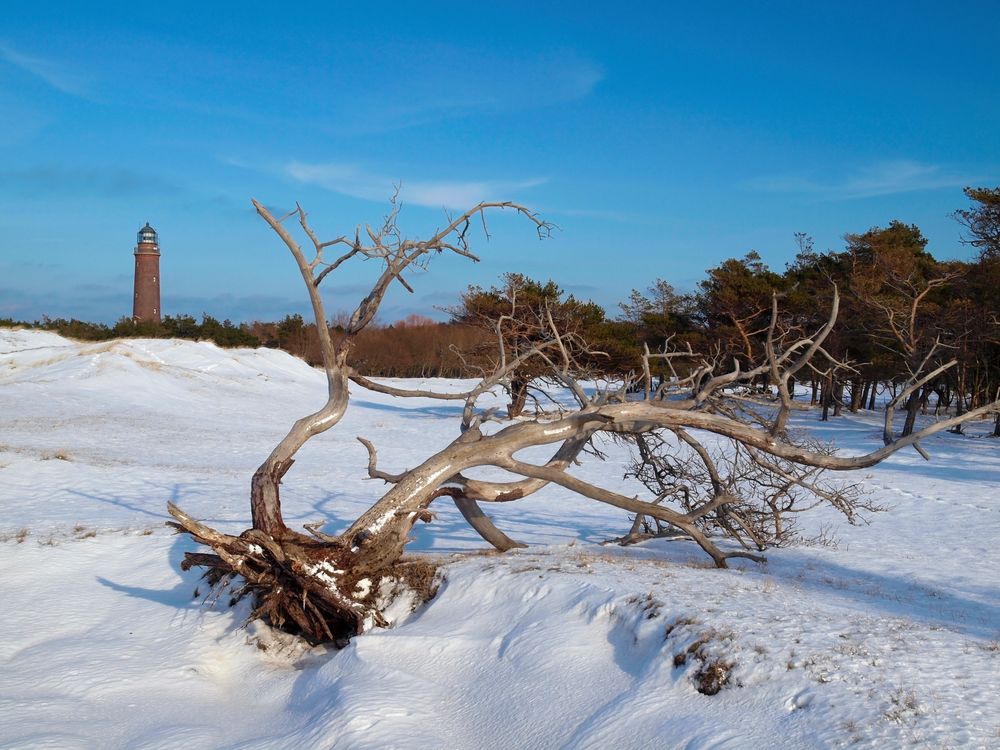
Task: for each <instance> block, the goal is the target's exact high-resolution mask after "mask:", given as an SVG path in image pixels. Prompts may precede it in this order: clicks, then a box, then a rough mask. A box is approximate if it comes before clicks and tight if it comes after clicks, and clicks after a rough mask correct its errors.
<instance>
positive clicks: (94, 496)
mask: <svg viewBox="0 0 1000 750" xmlns="http://www.w3.org/2000/svg"><path fill="white" fill-rule="evenodd" d="M410 384H411V385H416V383H414V382H413V381H410ZM434 385H435V386H437V387H440V388H453V389H459V388H460V387H461V385H462V384H461V383H460V382H458V381H441V382H437V383H434ZM353 396H354V400H353V401H352V405H351V409H350V410H349V412H348V415H347V417H346V418H345V419H344V421H343V422H342V423H341V424H340V425H338V426H337V427H336V428H334V429H333V430H332V431H330V432H329V433H327V434H325V435H322V436H320V437H318V438H316V439H315V440H313V441H312V442H311V443H310V444H309V445H308V446H307V447H306V448H305V449H304V450H303V451H301V453H300V455H299V456H298V458H297V461H296V464H295V466H294V467H293V469H292V470H291V472H290V473H289V474H288V476H287V478H286V481H285V483H284V484H283V493H284V495H283V497H284V502H285V515H286V519H287V520H288V521H289V523H290V524H292V525H295V526H299V525H301V524H302V523H308V522H311V521H318V520H325V521H326V526H325V527H324V529H325V530H326V531H327V532H330V533H336V532H337V531H338V530H340V529H342V528H344V527H345V526H346V525H347V524H348V523H349V522H350V521H351V520H353V519H354V518H355V517H357V516H358V515H359V514H360V513H361V512H362V511H363V510H364V509H365V508H367V507H368V506H369V505H370V504H371V502H372V501H373V500H374V499H375V498H376V497H378V495H379V494H380V493H381V492H382V488H383V486H384V485H383V484H382V483H381V482H376V481H370V480H364V479H363V477H364V475H365V465H366V454H365V450H364V448H363V447H362V446H361V445H360V444H359V443H358V442H357V441H356V440H355V437H356V436H358V435H361V436H364V437H367V438H369V439H370V440H372V441H373V442H374V443H375V445H376V446H378V448H379V460H380V465H381V467H382V468H384V469H386V470H388V471H398V470H401V469H405V468H407V467H411V466H414V465H416V464H417V463H418V462H419V461H421V460H422V459H423V458H424V457H426V456H427V455H429V454H430V453H431V452H432V451H434V450H435V449H437V448H439V447H442V446H444V445H445V444H446V443H447V442H448V441H449V440H451V439H452V438H453V437H454V436H455V434H456V429H457V420H456V416H457V414H458V412H459V406H458V405H457V404H452V403H448V402H441V401H421V400H414V401H407V402H396V401H393V400H391V399H389V398H387V397H383V396H380V395H377V394H373V393H369V392H366V391H360V390H357V391H355V393H354V394H353ZM324 397H325V383H324V379H323V377H322V375H321V373H319V372H317V371H315V370H312V369H310V368H309V367H307V366H306V365H305V364H304V363H302V362H301V361H299V360H296V359H293V358H292V357H290V356H288V355H286V354H283V353H281V352H277V351H268V350H258V351H251V350H222V349H219V348H216V347H215V346H212V345H210V344H204V343H198V344H195V343H191V342H178V341H150V340H132V341H127V342H110V343H99V344H79V343H74V342H70V341H67V340H65V339H62V338H60V337H58V336H56V335H54V334H50V333H43V332H32V331H10V330H0V508H2V517H0V538H2V539H3V541H2V542H0V594H2V596H3V602H4V608H3V615H2V617H0V747H19V748H20V747H23V748H98V747H99V748H167V747H170V748H224V747H239V748H251V747H262V748H265V747H266V748H272V747H273V748H285V747H287V748H313V747H322V748H329V747H337V748H340V747H343V748H410V747H413V748H555V747H573V748H609V747H612V748H616V750H619V749H621V750H624V749H625V748H647V747H650V748H651V747H666V748H675V747H676V748H709V747H720V748H743V747H755V748H765V747H803V748H811V747H840V746H850V745H854V746H860V747H896V746H909V745H912V746H920V747H956V748H958V747H1000V579H998V577H997V576H998V570H1000V552H998V547H1000V493H998V491H997V487H1000V442H998V441H996V440H993V439H989V438H985V437H975V436H976V435H982V434H984V433H988V432H989V425H986V424H982V425H978V426H974V427H972V428H971V429H970V430H969V433H970V436H968V437H961V436H955V435H950V434H944V435H940V436H937V437H935V438H933V439H931V440H928V441H926V444H925V446H926V447H927V448H928V449H929V450H930V452H931V453H932V456H933V460H932V461H931V462H929V463H928V462H924V461H923V460H922V459H920V457H919V456H917V455H916V453H914V452H912V451H909V452H906V453H903V454H900V455H897V456H895V457H893V458H892V459H891V460H890V461H887V462H886V463H885V464H883V465H882V466H880V467H877V468H876V469H874V470H871V471H870V472H868V473H867V474H859V475H857V478H858V479H863V480H864V483H865V485H866V486H867V487H868V488H869V490H871V492H872V493H873V497H874V499H875V500H876V501H878V502H880V503H881V504H883V505H887V506H889V507H890V508H891V509H890V510H889V511H888V512H886V513H881V514H877V515H874V516H870V517H869V521H870V525H861V526H858V527H851V526H848V525H847V524H845V523H844V522H843V521H842V520H841V519H840V518H839V517H838V516H837V515H836V514H834V513H832V512H828V511H820V512H817V513H814V514H812V515H811V517H803V518H802V521H803V522H804V523H805V525H806V526H807V527H808V529H807V530H811V531H812V532H814V533H815V532H818V531H819V530H820V529H821V528H824V527H826V528H828V529H829V532H830V534H831V535H832V537H833V538H834V539H835V540H836V541H837V542H838V544H837V546H820V545H813V546H806V545H800V546H795V547H790V548H787V549H782V550H774V551H772V552H771V553H770V555H769V557H770V562H769V563H768V565H766V566H758V565H755V564H752V563H746V564H744V565H740V566H739V567H738V568H737V569H734V570H728V571H718V570H714V569H711V568H710V567H708V566H707V565H706V558H705V557H704V555H702V554H700V553H699V551H698V550H697V549H696V548H694V547H693V546H692V545H691V544H689V543H686V542H672V543H671V542H657V543H647V544H645V545H641V546H638V547H631V548H628V549H621V548H618V547H613V546H601V545H600V542H601V541H603V540H605V539H608V538H610V537H612V536H617V535H620V534H622V533H623V532H624V531H626V530H627V527H628V519H627V518H626V516H625V514H624V513H622V512H621V511H618V510H616V509H614V508H610V507H605V506H600V505H598V504H597V503H593V502H586V501H583V500H580V499H578V498H574V497H573V496H572V495H571V494H570V493H568V492H566V491H562V490H559V489H551V488H550V489H549V490H547V491H544V492H541V493H539V494H538V495H537V496H536V497H533V498H531V499H529V500H525V501H521V502H517V503H509V504H504V505H501V506H492V507H488V508H487V510H488V512H490V513H491V515H493V516H494V518H495V519H496V520H497V523H498V525H499V526H500V527H501V528H503V529H504V530H505V531H506V532H507V533H508V534H510V535H511V536H513V537H515V538H517V539H519V540H521V541H525V542H528V543H530V544H532V545H534V546H533V547H532V548H531V549H529V550H525V551H521V552H518V553H515V554H508V555H504V556H494V555H473V556H470V555H468V554H466V552H467V551H473V550H483V549H484V545H483V543H482V542H480V541H479V539H478V537H476V535H475V534H474V533H473V532H472V531H471V530H469V529H468V528H467V527H466V526H465V525H464V523H463V522H462V519H461V517H460V516H459V515H458V513H457V512H456V511H455V509H454V508H453V507H451V506H449V505H447V504H444V503H442V505H441V506H440V507H438V508H435V510H436V511H437V513H438V517H437V519H436V520H435V522H434V523H433V524H431V525H430V526H424V525H422V524H421V525H419V526H418V528H417V530H416V533H415V539H414V542H413V544H412V545H411V547H412V548H413V549H416V550H424V551H428V552H430V553H432V554H437V555H439V556H441V557H443V558H444V559H447V560H450V561H451V562H450V563H449V564H448V565H447V566H446V567H445V569H444V583H443V585H442V586H441V590H440V592H439V594H438V596H437V598H436V599H435V600H433V602H432V603H430V604H429V605H428V606H426V607H425V608H423V609H422V610H419V611H417V612H416V613H414V614H412V615H410V616H409V617H408V618H406V619H404V620H403V621H402V622H401V624H399V625H398V626H397V627H395V628H394V629H392V630H384V631H375V632H372V633H370V634H368V635H365V636H363V637H360V638H357V639H355V640H354V641H353V642H352V643H351V645H350V646H349V647H348V648H347V649H345V650H344V651H342V652H339V653H334V652H326V651H323V650H312V651H309V650H306V649H304V648H302V647H301V646H298V645H297V644H295V643H294V642H290V641H288V640H286V639H283V638H281V637H279V636H276V635H275V634H273V633H270V632H269V631H268V630H267V629H266V628H263V627H259V626H258V627H251V628H249V629H248V630H245V629H241V628H240V624H241V617H240V614H241V613H242V612H243V610H241V611H237V612H234V611H233V610H231V609H229V608H228V607H227V606H226V600H225V597H224V598H223V599H222V600H220V601H219V602H217V603H216V606H214V607H213V606H211V603H208V604H206V602H205V594H206V593H207V592H206V590H205V587H204V585H203V584H201V582H200V581H199V580H198V574H197V572H191V573H182V572H181V571H180V569H179V565H178V564H179V561H180V559H181V558H182V557H183V553H184V552H185V551H189V550H193V549H194V545H192V544H191V543H190V542H189V541H187V539H186V538H181V537H177V536H174V535H172V534H171V533H170V532H169V531H168V530H167V529H165V528H164V526H163V522H164V520H166V518H167V516H166V511H165V507H166V503H167V501H173V502H176V503H177V504H179V505H180V506H181V507H183V508H184V509H185V510H186V511H188V512H189V513H191V514H192V515H193V516H195V517H196V518H199V519H202V520H205V521H207V522H209V523H210V524H212V525H214V526H217V527H219V528H221V529H223V530H226V531H230V532H239V531H241V530H242V529H244V528H245V527H246V526H247V525H248V520H249V519H248V516H249V508H248V504H247V490H248V485H249V478H250V475H251V474H252V473H253V470H254V468H255V467H256V466H257V464H259V463H260V462H261V460H262V459H263V458H264V457H265V456H266V455H267V453H268V452H269V451H270V449H271V448H272V447H273V445H274V444H275V443H276V442H277V441H278V440H279V439H280V438H281V436H282V435H283V434H284V432H285V431H286V430H287V429H288V427H289V426H290V425H291V423H292V421H294V419H296V418H297V417H299V416H302V415H303V414H305V413H307V412H309V411H311V410H314V409H315V408H316V407H318V406H319V405H321V404H322V402H323V399H324ZM815 418H816V417H815V415H814V414H809V413H807V414H804V415H799V416H798V417H797V419H798V421H799V425H800V426H806V425H808V426H809V427H810V428H811V429H813V430H814V431H815V433H816V434H817V435H819V436H820V437H822V438H824V439H835V440H837V442H838V443H839V444H840V445H841V446H842V447H843V449H844V450H845V451H849V452H852V453H857V452H862V451H865V450H869V449H871V448H874V447H878V445H879V435H880V430H879V426H878V424H877V422H876V421H875V420H874V419H873V418H871V417H870V416H859V417H853V416H850V417H844V418H840V419H837V420H833V421H832V422H830V423H829V424H825V425H820V424H819V423H817V422H815V421H814V420H815ZM608 451H609V452H610V454H611V456H612V458H614V457H616V456H617V457H620V450H619V449H618V448H617V447H615V446H608ZM539 455H543V454H539ZM574 471H577V472H579V473H580V474H581V476H584V477H586V478H589V479H591V480H594V481H597V480H600V481H602V482H603V483H605V484H607V485H609V486H612V487H614V488H616V489H620V490H622V491H625V492H628V493H630V494H634V493H635V492H637V489H635V488H632V487H629V486H628V485H627V483H626V482H624V481H623V480H622V479H621V474H622V469H621V463H620V461H619V462H616V461H614V460H612V461H609V462H607V463H600V462H597V461H596V460H594V459H588V460H587V461H586V462H585V465H584V466H583V467H581V468H579V469H575V470H574ZM196 589H199V594H200V596H199V597H198V598H197V599H196V598H195V597H194V593H195V590H196ZM668 633H669V635H668ZM696 642H703V645H702V647H701V650H700V653H701V654H702V655H703V656H704V657H705V658H708V659H710V660H718V661H719V662H721V663H725V664H731V674H730V681H729V684H728V686H726V687H725V688H723V689H722V690H721V692H719V693H718V694H717V695H713V696H707V695H702V694H701V693H699V692H697V691H696V689H695V687H694V679H695V675H696V673H697V671H698V670H699V668H700V664H701V661H700V660H699V659H698V658H695V657H689V658H687V660H686V661H685V663H684V664H683V665H680V666H675V661H678V660H677V659H675V657H677V655H678V654H682V653H685V652H687V651H688V650H689V647H691V646H692V644H695V643H696Z"/></svg>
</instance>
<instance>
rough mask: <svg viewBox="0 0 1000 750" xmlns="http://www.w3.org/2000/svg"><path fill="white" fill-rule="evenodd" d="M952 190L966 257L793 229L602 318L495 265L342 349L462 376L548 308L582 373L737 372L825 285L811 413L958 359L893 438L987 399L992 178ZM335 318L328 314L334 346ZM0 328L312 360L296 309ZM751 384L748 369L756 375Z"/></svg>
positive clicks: (526, 342)
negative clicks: (789, 248)
mask: <svg viewBox="0 0 1000 750" xmlns="http://www.w3.org/2000/svg"><path fill="white" fill-rule="evenodd" d="M965 193H966V195H967V197H968V198H969V199H970V201H971V203H970V206H969V207H968V208H965V209H961V210H959V211H957V212H956V214H955V217H956V218H957V219H958V221H959V222H961V224H962V225H963V226H964V227H965V229H966V233H965V239H964V241H965V242H966V243H967V244H968V245H970V246H971V247H973V248H974V249H975V251H976V256H975V257H974V258H973V259H972V260H969V261H954V260H952V261H943V260H938V259H936V258H935V257H934V255H933V254H932V252H931V251H930V250H929V249H928V247H927V244H928V243H927V240H926V238H924V236H923V235H922V233H921V231H920V229H919V228H918V227H917V226H915V225H908V224H904V223H902V222H899V221H892V222H890V223H889V224H888V225H887V226H885V227H873V228H871V229H869V230H868V231H866V232H863V233H859V234H848V235H846V237H845V247H844V249H843V250H840V251H827V252H817V251H816V250H815V248H814V246H813V241H812V240H811V238H810V237H808V236H807V235H805V234H798V235H796V241H797V243H798V253H797V255H796V257H795V260H794V261H793V262H792V263H790V264H788V265H787V267H786V268H785V269H784V271H781V272H779V271H776V270H774V269H771V268H769V267H768V265H767V264H766V263H765V262H764V260H763V259H762V258H761V256H760V255H759V254H758V253H756V252H753V251H751V252H749V253H747V254H746V255H745V256H743V257H742V258H730V259H728V260H725V261H723V262H722V263H720V264H719V265H718V266H716V267H714V268H710V269H708V271H707V272H706V277H705V279H704V280H703V281H701V282H700V284H699V285H698V288H697V289H696V290H695V291H694V292H691V293H686V294H685V293H679V292H678V291H677V290H676V289H675V288H674V287H673V286H672V285H671V284H670V283H669V282H668V281H666V280H663V279H656V280H655V281H653V282H652V283H651V284H650V285H649V286H648V288H646V289H644V290H633V291H632V293H631V294H630V295H629V297H628V299H627V300H625V301H623V302H622V303H620V304H619V306H618V308H619V309H618V311H617V312H616V314H614V315H609V314H608V313H607V312H606V311H605V310H604V309H603V308H602V307H601V306H599V305H597V304H595V303H594V302H591V301H589V300H580V299H577V298H576V297H575V296H573V295H567V294H566V293H565V292H564V291H563V290H562V289H561V288H560V287H559V285H558V284H557V283H556V282H555V281H552V280H547V281H539V280H534V279H530V278H527V277H525V276H523V275H521V274H515V273H510V274H507V275H505V276H504V277H503V278H502V279H501V281H500V283H499V285H497V286H492V287H489V288H483V287H479V286H471V287H469V288H468V289H467V290H466V291H465V292H464V293H462V295H461V297H460V301H459V303H458V304H457V305H455V306H454V307H452V308H449V309H448V310H447V311H446V312H447V313H448V316H449V319H448V320H447V321H445V322H439V321H434V320H432V319H430V318H426V317H423V316H417V315H412V316H410V317H409V318H407V319H405V320H402V321H398V322H396V323H394V324H392V325H373V326H369V327H367V328H365V330H363V331H361V332H360V333H359V334H358V336H357V337H356V341H355V343H354V352H355V354H354V361H355V363H356V364H355V366H356V368H357V369H358V370H359V371H360V372H364V373H365V374H367V375H376V376H386V377H463V376H469V375H471V374H475V372H477V371H479V370H482V369H483V368H484V367H485V366H487V364H489V363H490V362H491V361H492V360H491V358H494V357H496V356H497V354H496V352H497V344H498V342H502V343H503V344H504V345H505V347H506V348H507V350H508V351H509V353H510V354H511V355H512V356H516V353H517V351H519V350H523V349H524V348H525V347H529V346H530V345H532V343H533V342H534V341H535V340H536V339H538V338H539V337H543V338H544V337H545V336H547V335H548V333H547V331H548V330H549V328H550V326H549V325H548V324H547V322H546V320H545V318H546V317H548V319H549V321H550V322H551V323H552V324H553V326H554V327H555V328H556V329H558V330H559V331H561V332H562V336H563V338H564V339H565V341H566V342H567V344H569V345H570V347H571V348H572V347H573V345H574V342H577V343H578V345H577V346H576V351H577V352H578V355H579V356H580V357H582V358H585V359H586V360H587V361H586V362H582V363H581V365H583V366H585V368H586V369H588V370H589V371H591V372H594V373H595V374H598V375H600V376H605V377H615V378H623V377H629V376H630V375H631V376H634V375H635V374H636V373H637V372H640V371H641V369H642V363H643V362H644V361H645V362H647V363H648V364H649V365H650V372H651V374H652V375H653V376H654V377H655V378H657V380H659V381H662V380H663V379H665V378H669V377H678V376H679V375H682V374H684V373H678V372H677V370H676V367H674V365H673V364H672V361H671V360H669V359H668V358H665V357H660V358H656V357H655V356H654V357H650V358H646V359H645V360H644V357H645V355H646V354H647V353H659V354H663V353H665V348H666V349H667V350H675V351H680V350H683V349H685V348H690V349H691V350H693V351H700V352H703V353H704V352H708V353H711V354H712V356H714V357H716V358H718V359H720V361H723V360H724V361H735V362H737V363H741V364H742V365H743V366H749V363H751V362H755V361H759V360H760V359H761V357H762V356H763V355H764V354H766V352H765V351H764V349H765V347H766V346H767V334H768V327H769V321H770V320H771V311H772V304H773V303H774V301H775V300H776V301H777V303H778V307H779V309H780V316H781V321H782V326H783V330H784V331H785V333H786V335H791V334H792V333H794V334H795V335H800V334H801V335H808V334H809V332H810V331H814V330H816V329H818V328H819V327H820V326H822V324H823V320H824V319H825V317H826V311H827V310H828V309H829V307H830V304H831V301H832V298H833V295H834V289H835V288H836V289H837V290H839V297H840V300H839V304H840V308H841V312H840V315H839V319H838V322H837V324H836V327H835V328H834V330H833V332H832V334H831V336H830V337H829V338H828V339H827V341H826V342H825V350H826V352H827V353H828V355H829V357H828V361H829V362H831V363H837V366H834V365H832V364H831V365H829V366H827V367H825V368H822V369H818V368H815V369H812V370H810V371H809V372H807V373H803V374H802V375H801V376H800V377H801V380H802V381H803V382H805V383H807V384H808V385H809V387H810V393H811V401H812V402H814V403H820V404H822V405H823V408H824V417H825V416H826V415H827V414H828V413H830V412H831V411H832V413H834V414H837V413H839V412H840V411H841V410H842V409H844V408H846V409H849V410H852V411H856V410H858V409H861V408H869V409H870V408H874V407H875V405H876V403H877V401H878V399H879V396H880V395H884V393H885V392H886V391H889V393H890V395H892V392H893V389H894V388H895V387H896V386H897V385H898V382H899V381H900V377H901V376H902V375H905V374H906V373H912V372H915V371H916V370H917V369H918V368H921V367H923V368H924V369H925V370H926V368H927V367H928V365H938V364H943V363H945V362H946V361H950V360H951V359H955V360H957V365H955V366H954V367H952V368H950V369H948V370H946V371H945V372H943V373H942V374H941V376H940V377H937V378H934V379H932V380H930V381H928V382H927V383H926V384H925V386H924V387H923V388H921V389H919V390H918V391H917V392H914V393H913V394H911V396H910V397H909V399H908V401H907V403H906V414H907V420H906V423H905V425H904V435H905V434H908V433H909V432H911V431H912V429H913V423H914V420H915V418H916V415H917V413H918V412H919V411H920V410H921V409H927V408H929V407H930V406H933V408H937V409H942V408H950V409H953V410H955V411H957V412H958V413H962V412H963V411H967V410H970V409H974V408H977V407H978V406H980V405H982V404H984V403H986V402H988V401H991V400H993V399H995V398H997V394H998V393H1000V188H992V189H991V188H967V189H966V190H965ZM498 321H500V324H499V327H498ZM346 322H347V321H340V320H338V319H336V317H335V319H334V320H331V321H330V332H331V336H332V337H333V338H334V339H335V340H336V339H337V338H338V337H340V336H342V335H343V332H344V330H345V327H344V324H345V323H346ZM0 325H6V326H10V325H27V326H29V327H37V328H43V329H47V330H53V331H57V332H59V333H61V334H63V335H66V336H70V337H73V338H77V339H84V340H102V339H110V338H117V337H133V336H142V337H173V338H185V339H206V340H211V341H214V342H215V343H217V344H218V345H220V346H268V347H276V348H281V349H284V350H286V351H288V352H290V353H292V354H294V355H296V356H299V357H302V358H303V359H305V360H306V361H307V362H309V363H310V364H314V365H318V364H320V363H321V359H322V357H321V352H320V342H319V338H318V335H317V331H316V325H315V324H314V323H309V322H306V321H305V320H303V318H302V316H301V315H297V314H295V315H288V316H286V317H285V318H283V319H282V320H280V321H276V322H261V321H254V322H252V323H242V324H234V323H232V322H231V321H229V320H225V321H221V322H220V321H219V320H217V319H215V318H213V317H212V316H210V315H207V314H206V315H203V316H202V319H201V321H200V322H198V321H197V320H196V319H195V318H194V317H192V316H189V315H178V316H166V317H165V318H164V319H163V322H162V323H159V324H153V323H147V322H136V321H133V320H130V319H128V318H123V319H121V320H119V321H118V322H117V323H116V324H115V325H113V326H107V325H104V324H95V323H86V322H82V321H78V320H65V319H48V318H45V319H43V320H42V321H40V322H35V323H31V324H26V323H23V322H18V321H13V320H10V319H6V320H0ZM498 337H499V338H498ZM542 366H543V365H542V364H541V363H539V362H537V361H536V362H534V364H533V365H532V366H531V367H527V366H526V367H525V368H524V369H523V370H521V371H519V372H517V373H516V375H515V377H514V378H513V379H512V386H511V388H512V393H511V397H512V402H513V403H512V412H514V413H516V412H519V411H520V408H523V405H524V401H525V398H526V396H527V384H528V383H529V382H530V381H531V379H532V377H533V376H534V375H535V374H536V373H534V372H533V370H532V367H533V368H535V369H536V370H537V369H539V368H540V367H542ZM678 366H679V365H678ZM672 367H674V369H673V370H672V369H671V368H672ZM766 380H767V378H766V377H764V378H761V385H765V384H766ZM997 429H998V432H1000V423H998V427H997Z"/></svg>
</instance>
